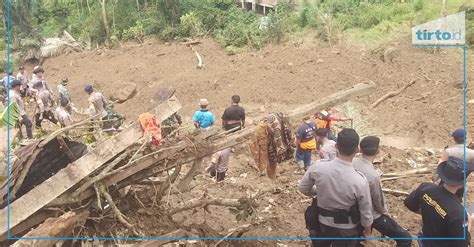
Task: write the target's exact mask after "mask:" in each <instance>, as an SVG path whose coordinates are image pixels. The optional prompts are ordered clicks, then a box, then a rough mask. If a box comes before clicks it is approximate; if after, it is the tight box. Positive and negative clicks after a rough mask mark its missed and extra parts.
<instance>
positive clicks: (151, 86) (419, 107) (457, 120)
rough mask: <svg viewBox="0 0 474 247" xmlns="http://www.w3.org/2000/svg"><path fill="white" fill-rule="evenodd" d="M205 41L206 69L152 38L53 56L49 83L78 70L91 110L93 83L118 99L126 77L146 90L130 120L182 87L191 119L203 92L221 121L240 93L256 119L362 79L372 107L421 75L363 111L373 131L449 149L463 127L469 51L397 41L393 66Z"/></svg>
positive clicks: (357, 52) (298, 49)
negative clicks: (232, 51) (166, 90)
mask: <svg viewBox="0 0 474 247" xmlns="http://www.w3.org/2000/svg"><path fill="white" fill-rule="evenodd" d="M195 47H196V49H197V51H198V52H199V53H200V54H201V55H202V57H203V59H204V67H203V68H202V69H197V68H196V65H197V59H196V57H195V55H194V52H193V51H192V50H191V48H189V47H187V46H185V45H183V44H179V43H172V44H164V43H162V42H159V41H155V40H150V41H147V42H146V44H145V45H136V44H126V45H124V46H123V47H121V48H117V49H113V50H99V51H91V52H84V53H71V54H67V55H62V56H60V57H57V58H53V59H49V60H47V61H46V62H45V63H44V65H45V68H46V70H47V74H46V79H47V80H48V81H49V82H50V83H51V84H52V85H55V84H56V83H57V81H58V80H59V78H61V77H62V76H64V75H66V76H68V77H69V79H70V81H71V83H70V87H71V89H72V92H73V97H74V98H73V100H74V101H75V102H76V104H78V105H82V106H84V105H85V101H86V100H85V97H84V93H83V86H84V85H85V84H86V83H93V84H96V85H97V86H98V87H99V88H100V89H101V90H102V91H104V92H105V93H106V94H108V95H110V94H112V93H114V92H115V91H117V90H119V88H120V87H123V85H124V83H132V82H133V83H136V84H137V85H138V95H137V96H136V97H135V98H134V99H132V100H130V101H129V102H127V104H123V105H118V106H117V110H118V111H119V112H121V113H124V114H125V115H126V116H127V117H129V118H133V117H134V116H137V114H139V113H141V112H143V111H145V110H146V109H148V108H149V106H150V99H151V96H152V95H153V94H154V93H156V89H157V88H159V87H161V86H173V87H175V88H176V89H177V96H178V97H179V99H180V100H181V101H182V102H184V103H185V104H184V109H183V111H182V113H183V115H184V116H185V118H187V120H190V119H191V117H192V114H193V112H194V111H195V110H196V108H197V103H198V101H199V98H208V99H209V101H210V109H211V111H213V112H214V113H215V115H216V117H217V118H218V119H219V118H220V116H221V114H222V112H223V110H224V108H225V107H226V106H227V105H228V104H229V103H230V97H231V96H232V95H233V94H239V95H241V98H242V103H243V105H244V106H245V107H246V108H247V111H248V112H249V113H250V116H255V115H259V114H261V113H260V111H261V110H266V111H271V110H279V111H284V110H286V109H291V108H292V107H294V106H296V105H301V104H305V103H308V102H311V101H314V100H317V99H319V98H321V97H324V96H325V95H327V94H331V93H334V92H336V91H338V90H341V89H345V88H347V87H350V86H351V85H355V84H357V83H360V82H374V83H375V84H376V85H377V86H378V87H377V88H378V89H377V92H376V93H374V94H373V95H371V96H370V97H366V98H364V99H361V103H363V104H364V105H366V106H369V105H370V104H371V103H373V102H375V101H376V100H377V99H378V98H379V97H381V96H382V95H384V94H385V93H387V92H389V91H393V90H397V89H398V88H400V87H401V86H403V85H404V84H405V83H408V82H409V81H411V80H413V79H416V80H417V82H416V83H415V84H414V85H413V86H411V87H409V88H408V89H407V90H406V91H405V92H404V93H402V94H400V95H398V96H396V97H394V98H391V99H388V100H387V101H385V102H383V103H381V104H380V105H379V106H378V107H377V108H375V110H373V111H369V110H364V109H362V110H364V111H363V112H364V113H365V114H367V117H368V120H369V121H368V122H369V123H370V125H371V126H372V128H373V132H375V133H377V134H384V135H390V136H396V137H397V138H398V139H399V140H402V141H404V143H406V144H408V145H410V146H419V145H427V146H435V147H443V146H444V145H445V143H444V140H445V138H446V136H448V134H449V131H450V130H451V129H453V128H456V127H459V126H461V125H462V118H461V116H462V94H461V92H462V78H463V77H462V76H463V70H462V53H461V50H457V49H455V48H451V49H445V50H443V49H442V50H441V52H440V53H439V54H430V53H429V52H427V51H426V50H424V49H422V48H413V47H411V45H410V44H409V43H408V42H404V43H402V44H394V45H393V47H395V48H394V49H395V51H396V52H392V53H391V54H392V55H391V56H392V57H393V58H392V59H391V60H392V62H388V61H387V62H386V63H384V62H383V61H382V59H381V55H382V54H383V50H381V51H379V52H370V51H366V50H364V49H361V48H354V47H344V46H340V47H337V48H335V49H337V51H336V50H331V49H330V48H329V47H327V45H326V44H321V43H315V42H309V41H306V42H290V43H286V44H283V45H279V46H268V47H266V48H264V49H263V50H260V51H256V52H248V53H241V54H236V55H228V54H227V53H226V52H225V51H224V50H223V49H222V48H221V47H220V46H219V45H218V44H216V43H215V42H213V41H212V40H205V41H204V42H203V43H202V44H200V45H197V46H195ZM385 60H388V59H385ZM468 68H470V66H468ZM468 74H470V73H468ZM356 124H357V123H356ZM397 138H395V139H396V140H395V141H397V140H398V139H397Z"/></svg>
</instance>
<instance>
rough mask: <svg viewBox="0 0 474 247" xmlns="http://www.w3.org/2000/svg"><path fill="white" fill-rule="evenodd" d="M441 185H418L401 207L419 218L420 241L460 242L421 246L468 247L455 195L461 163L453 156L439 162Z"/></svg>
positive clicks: (467, 222)
mask: <svg viewBox="0 0 474 247" xmlns="http://www.w3.org/2000/svg"><path fill="white" fill-rule="evenodd" d="M437 171H438V174H439V176H440V178H441V180H442V181H443V183H442V184H441V185H436V184H433V183H422V184H420V186H418V188H417V189H416V190H415V191H413V192H412V193H411V194H410V195H409V196H408V197H407V198H406V199H405V202H404V203H405V206H406V207H407V208H408V209H409V210H410V211H412V212H415V213H418V214H421V217H422V220H423V227H422V231H421V232H420V233H419V234H418V237H422V238H460V239H464V238H465V239H464V240H447V239H446V240H443V239H439V240H438V239H437V240H422V241H421V243H422V245H423V246H440V247H444V246H459V247H460V246H466V247H467V246H470V244H469V243H470V239H471V236H470V225H471V224H470V223H471V221H472V220H471V218H472V216H470V215H467V214H466V211H465V210H464V207H463V205H462V204H461V203H459V200H458V198H457V196H456V195H455V194H456V191H458V190H459V189H461V188H463V186H464V176H466V177H467V176H468V175H469V173H467V174H464V162H463V160H461V159H458V158H456V157H453V156H449V157H448V158H447V160H445V161H443V162H441V163H440V164H439V165H438V168H437Z"/></svg>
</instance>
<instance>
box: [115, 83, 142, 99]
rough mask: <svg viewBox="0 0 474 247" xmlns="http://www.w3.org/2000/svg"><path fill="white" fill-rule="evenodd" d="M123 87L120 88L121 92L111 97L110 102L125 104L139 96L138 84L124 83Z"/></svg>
mask: <svg viewBox="0 0 474 247" xmlns="http://www.w3.org/2000/svg"><path fill="white" fill-rule="evenodd" d="M123 84H124V85H123V86H120V87H119V88H120V89H119V90H118V91H116V92H112V93H111V94H110V96H109V98H110V100H112V101H114V102H116V103H119V104H121V103H123V102H125V101H127V100H129V99H131V98H133V97H135V95H136V94H137V84H135V83H123Z"/></svg>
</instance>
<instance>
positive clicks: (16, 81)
mask: <svg viewBox="0 0 474 247" xmlns="http://www.w3.org/2000/svg"><path fill="white" fill-rule="evenodd" d="M16 86H21V81H20V80H16V79H15V80H13V81H11V84H10V88H14V87H16Z"/></svg>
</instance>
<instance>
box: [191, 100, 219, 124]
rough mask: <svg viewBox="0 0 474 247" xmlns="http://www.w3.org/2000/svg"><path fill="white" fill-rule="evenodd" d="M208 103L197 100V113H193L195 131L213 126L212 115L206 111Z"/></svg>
mask: <svg viewBox="0 0 474 247" xmlns="http://www.w3.org/2000/svg"><path fill="white" fill-rule="evenodd" d="M208 105H209V101H207V99H200V100H199V107H200V108H201V109H200V110H199V111H196V112H195V113H194V117H193V122H194V126H195V127H196V129H198V130H201V129H207V128H209V127H211V126H212V125H214V114H212V112H210V111H209V110H208V109H207V106H208Z"/></svg>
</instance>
